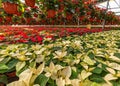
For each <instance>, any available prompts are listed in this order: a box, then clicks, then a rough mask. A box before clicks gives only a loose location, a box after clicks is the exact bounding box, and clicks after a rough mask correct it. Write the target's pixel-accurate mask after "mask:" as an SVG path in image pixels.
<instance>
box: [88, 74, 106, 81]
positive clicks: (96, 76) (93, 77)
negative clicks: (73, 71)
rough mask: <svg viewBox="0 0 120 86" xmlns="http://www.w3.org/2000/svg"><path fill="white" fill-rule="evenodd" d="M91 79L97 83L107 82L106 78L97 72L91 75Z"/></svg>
mask: <svg viewBox="0 0 120 86" xmlns="http://www.w3.org/2000/svg"><path fill="white" fill-rule="evenodd" d="M90 80H91V81H93V82H97V83H103V82H105V80H104V79H103V78H102V77H101V76H100V75H96V74H93V75H91V76H90Z"/></svg>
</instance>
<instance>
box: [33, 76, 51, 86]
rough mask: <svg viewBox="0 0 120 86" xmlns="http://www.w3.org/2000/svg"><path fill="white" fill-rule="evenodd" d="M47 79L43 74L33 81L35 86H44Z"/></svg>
mask: <svg viewBox="0 0 120 86" xmlns="http://www.w3.org/2000/svg"><path fill="white" fill-rule="evenodd" d="M48 80H49V78H48V77H46V76H45V75H43V74H40V75H39V76H38V77H37V78H36V80H35V82H34V83H35V84H39V85H40V86H46V84H47V82H48Z"/></svg>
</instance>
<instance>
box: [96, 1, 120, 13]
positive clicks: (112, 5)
mask: <svg viewBox="0 0 120 86" xmlns="http://www.w3.org/2000/svg"><path fill="white" fill-rule="evenodd" d="M107 3H108V0H105V1H103V2H100V3H98V4H97V6H98V7H100V8H103V9H108V10H107V11H112V12H114V13H115V14H116V15H120V0H109V4H108V7H107Z"/></svg>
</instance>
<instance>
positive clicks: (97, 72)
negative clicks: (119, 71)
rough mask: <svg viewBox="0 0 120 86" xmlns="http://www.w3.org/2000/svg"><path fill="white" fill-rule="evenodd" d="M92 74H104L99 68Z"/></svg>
mask: <svg viewBox="0 0 120 86" xmlns="http://www.w3.org/2000/svg"><path fill="white" fill-rule="evenodd" d="M92 73H96V74H101V73H102V69H101V68H99V67H96V68H95V69H94V70H93V71H92Z"/></svg>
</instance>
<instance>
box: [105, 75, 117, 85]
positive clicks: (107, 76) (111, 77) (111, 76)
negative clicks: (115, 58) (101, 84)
mask: <svg viewBox="0 0 120 86" xmlns="http://www.w3.org/2000/svg"><path fill="white" fill-rule="evenodd" d="M116 79H118V78H117V77H115V76H114V75H113V74H107V75H106V76H105V77H104V80H105V81H106V82H107V83H108V84H109V85H112V83H111V82H110V81H111V80H116Z"/></svg>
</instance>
